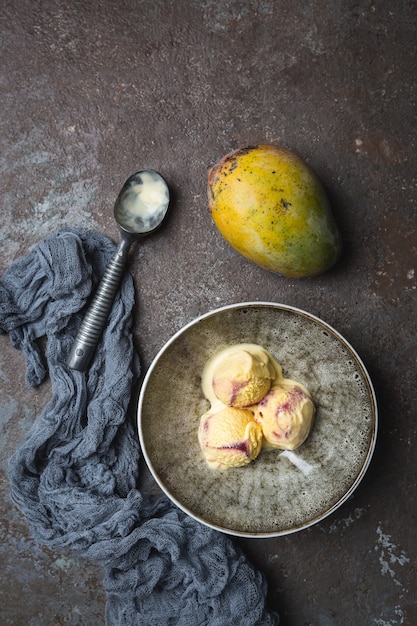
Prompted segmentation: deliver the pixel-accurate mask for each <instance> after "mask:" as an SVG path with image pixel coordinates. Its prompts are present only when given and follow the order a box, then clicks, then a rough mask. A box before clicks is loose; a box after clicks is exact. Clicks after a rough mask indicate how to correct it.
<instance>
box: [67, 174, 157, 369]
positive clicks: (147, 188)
mask: <svg viewBox="0 0 417 626" xmlns="http://www.w3.org/2000/svg"><path fill="white" fill-rule="evenodd" d="M168 205H169V189H168V185H167V183H166V182H165V180H164V178H163V177H162V176H161V175H160V174H159V173H158V172H155V171H154V170H140V171H138V172H135V173H134V174H132V175H131V176H130V177H129V178H128V179H127V181H126V182H125V184H124V185H123V187H122V189H121V190H120V193H119V195H118V196H117V199H116V202H115V205H114V217H115V220H116V222H117V225H118V227H119V231H120V235H121V240H120V243H119V245H118V247H117V250H116V252H115V254H114V256H113V258H112V259H111V260H110V262H109V264H108V266H107V268H106V271H105V273H104V276H103V278H102V279H101V282H100V284H99V286H98V288H97V291H96V294H95V296H94V298H93V300H92V301H91V304H90V306H89V308H88V311H87V313H86V314H85V317H84V319H83V321H82V323H81V326H80V329H79V331H78V334H77V337H76V339H75V341H74V344H73V345H72V348H71V351H70V354H69V357H68V360H67V363H68V365H69V367H71V368H72V369H75V370H80V371H83V370H86V369H87V368H88V365H89V363H90V360H91V357H92V356H93V353H94V351H95V348H96V345H97V342H98V340H99V338H100V336H101V333H102V331H103V328H104V326H105V324H106V321H107V317H108V315H109V312H110V309H111V307H112V304H113V299H114V296H115V294H116V291H117V289H118V286H119V283H120V279H121V277H122V275H123V271H124V268H125V265H126V261H127V257H128V252H129V249H130V246H131V245H132V243H133V242H134V241H136V240H137V239H141V238H143V237H145V236H146V235H150V234H151V233H153V232H154V231H155V230H156V229H157V228H159V226H160V225H161V223H162V221H163V219H164V217H165V215H166V213H167V210H168Z"/></svg>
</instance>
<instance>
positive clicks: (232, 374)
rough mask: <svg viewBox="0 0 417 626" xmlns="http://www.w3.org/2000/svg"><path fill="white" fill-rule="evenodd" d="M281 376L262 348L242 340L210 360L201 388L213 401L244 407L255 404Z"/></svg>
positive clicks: (276, 364) (278, 368) (279, 369)
mask: <svg viewBox="0 0 417 626" xmlns="http://www.w3.org/2000/svg"><path fill="white" fill-rule="evenodd" d="M280 376H281V368H280V366H279V365H278V363H275V364H274V363H273V361H272V359H271V357H270V355H269V354H268V352H267V351H266V350H264V348H262V347H261V346H258V345H256V344H250V343H243V344H238V345H235V346H231V347H230V348H226V349H225V350H223V351H222V352H220V354H218V355H216V357H215V358H214V359H212V360H211V361H209V363H208V364H207V366H206V368H205V369H204V372H203V391H204V393H205V395H206V397H207V398H208V399H209V400H210V401H211V402H212V404H213V403H214V402H215V401H216V400H220V402H222V403H223V404H224V405H225V406H234V407H240V408H242V407H247V406H250V405H251V404H256V403H257V402H259V401H260V400H262V398H263V397H264V395H265V394H266V393H267V392H268V391H269V389H270V387H271V384H272V382H273V380H274V379H275V378H277V377H278V378H279V377H280Z"/></svg>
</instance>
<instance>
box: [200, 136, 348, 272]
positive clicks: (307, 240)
mask: <svg viewBox="0 0 417 626" xmlns="http://www.w3.org/2000/svg"><path fill="white" fill-rule="evenodd" d="M208 202H209V208H210V212H211V215H212V218H213V221H214V223H215V225H216V226H217V228H218V230H219V231H220V233H221V234H222V235H223V237H224V238H225V239H226V241H227V242H228V243H229V244H230V245H231V246H232V247H233V248H234V249H235V250H237V251H238V252H239V253H240V254H242V255H243V256H245V257H246V258H248V259H249V260H251V261H252V262H253V263H256V264H257V265H259V266H261V267H263V268H265V269H267V270H270V271H272V272H276V273H278V274H282V275H283V276H287V277H291V278H306V277H310V276H316V275H318V274H322V273H323V272H325V271H326V270H328V269H330V267H332V266H333V265H334V264H335V263H336V261H337V260H338V258H339V256H340V253H341V250H342V239H341V236H340V233H339V230H338V227H337V225H336V223H335V220H334V217H333V214H332V211H331V207H330V203H329V199H328V196H327V194H326V192H325V190H324V188H323V185H322V184H321V182H320V180H319V179H318V177H317V176H316V174H315V173H314V172H313V171H312V170H311V168H310V167H309V166H308V165H307V164H306V163H305V162H304V161H303V160H302V159H301V158H300V157H299V156H297V155H296V154H294V153H293V152H291V151H290V150H288V149H286V148H282V147H279V146H275V145H270V144H265V145H257V146H249V147H244V148H239V149H237V150H234V151H233V152H231V153H230V154H227V155H226V156H224V157H223V158H222V159H221V160H220V161H219V162H218V163H216V164H215V165H213V166H212V167H211V168H210V169H209V172H208Z"/></svg>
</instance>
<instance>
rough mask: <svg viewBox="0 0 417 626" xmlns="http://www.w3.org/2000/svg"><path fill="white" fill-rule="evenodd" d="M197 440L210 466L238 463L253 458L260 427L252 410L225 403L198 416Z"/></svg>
mask: <svg viewBox="0 0 417 626" xmlns="http://www.w3.org/2000/svg"><path fill="white" fill-rule="evenodd" d="M198 440H199V442H200V446H201V449H202V451H203V454H204V457H205V459H206V461H207V463H208V464H209V466H210V467H212V468H213V469H227V468H230V467H241V466H242V465H247V463H250V462H251V461H253V460H254V459H256V457H257V456H258V454H259V452H260V451H261V447H262V429H261V427H260V426H259V424H257V423H256V422H255V420H254V418H253V413H252V412H251V411H248V410H246V409H238V408H233V407H225V408H224V409H221V410H220V411H217V412H214V413H213V412H212V411H208V412H207V413H205V414H204V415H203V416H202V417H201V420H200V427H199V430H198Z"/></svg>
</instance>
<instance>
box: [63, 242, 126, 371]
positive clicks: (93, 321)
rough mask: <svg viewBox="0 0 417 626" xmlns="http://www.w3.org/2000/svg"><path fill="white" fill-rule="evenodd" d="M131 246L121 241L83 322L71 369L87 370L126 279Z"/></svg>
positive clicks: (71, 354) (72, 349)
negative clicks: (115, 299) (124, 276)
mask: <svg viewBox="0 0 417 626" xmlns="http://www.w3.org/2000/svg"><path fill="white" fill-rule="evenodd" d="M131 243H132V242H131V241H128V240H126V239H122V241H121V242H120V244H119V246H118V248H117V250H116V252H115V254H114V256H113V257H112V259H111V260H110V261H109V263H108V265H107V267H106V271H105V272H104V275H103V278H102V279H101V281H100V283H99V286H98V288H97V291H96V293H95V295H94V298H93V299H92V301H91V303H90V306H89V307H88V310H87V313H86V314H85V316H84V319H83V321H82V322H81V326H80V328H79V330H78V333H77V336H76V338H75V341H74V343H73V345H72V348H71V351H70V353H69V357H68V359H67V365H68V366H69V367H70V368H71V369H74V370H78V371H80V372H82V371H85V370H86V369H87V368H88V365H89V363H90V360H91V357H92V356H93V354H94V352H95V349H96V346H97V343H98V341H99V339H100V337H101V334H102V332H103V329H104V327H105V326H106V323H107V319H108V316H109V313H110V310H111V308H112V305H113V300H114V297H115V295H116V292H117V289H118V287H119V284H120V279H121V277H122V275H123V271H124V268H125V265H126V260H127V255H128V252H129V247H130V244H131Z"/></svg>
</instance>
